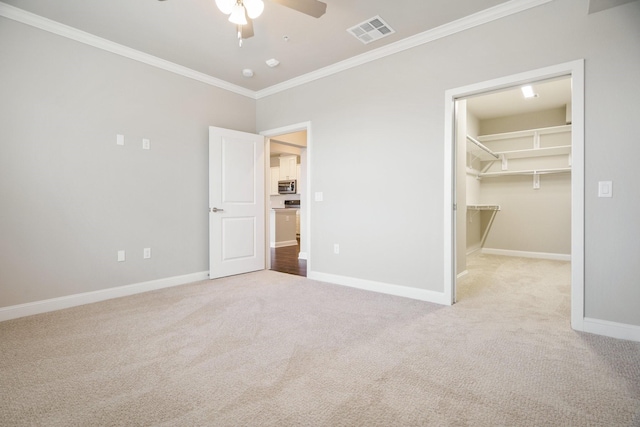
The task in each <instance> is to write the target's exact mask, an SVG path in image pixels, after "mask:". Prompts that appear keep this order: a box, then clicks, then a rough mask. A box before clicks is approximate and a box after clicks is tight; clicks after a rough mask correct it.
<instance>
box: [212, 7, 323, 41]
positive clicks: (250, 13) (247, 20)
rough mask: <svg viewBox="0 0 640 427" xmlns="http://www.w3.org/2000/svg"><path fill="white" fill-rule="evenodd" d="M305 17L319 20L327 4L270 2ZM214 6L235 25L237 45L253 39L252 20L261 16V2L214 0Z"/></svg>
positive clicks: (262, 8)
mask: <svg viewBox="0 0 640 427" xmlns="http://www.w3.org/2000/svg"><path fill="white" fill-rule="evenodd" d="M271 1H272V2H274V3H278V4H281V5H282V6H285V7H288V8H290V9H293V10H297V11H298V12H302V13H304V14H305V15H309V16H313V17H314V18H320V17H321V16H322V15H324V13H325V12H326V11H327V4H326V3H323V2H321V1H319V0H271ZM216 6H218V9H220V11H221V12H222V13H224V14H225V15H229V21H230V22H232V23H234V24H236V27H237V30H238V40H239V45H240V46H241V47H242V40H243V39H248V38H250V37H253V21H252V20H253V19H255V18H257V17H258V16H260V15H261V14H262V11H263V10H264V2H263V1H262V0H216Z"/></svg>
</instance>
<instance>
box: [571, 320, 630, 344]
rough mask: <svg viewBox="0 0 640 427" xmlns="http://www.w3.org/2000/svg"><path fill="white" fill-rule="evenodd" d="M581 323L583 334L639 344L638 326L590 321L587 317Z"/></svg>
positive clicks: (605, 321)
mask: <svg viewBox="0 0 640 427" xmlns="http://www.w3.org/2000/svg"><path fill="white" fill-rule="evenodd" d="M582 323H583V329H582V330H583V332H589V333H592V334H597V335H604V336H607V337H611V338H618V339H623V340H630V341H638V342H640V326H636V325H627V324H625V323H618V322H610V321H608V320H600V319H591V318H589V317H585V318H584V319H583V322H582Z"/></svg>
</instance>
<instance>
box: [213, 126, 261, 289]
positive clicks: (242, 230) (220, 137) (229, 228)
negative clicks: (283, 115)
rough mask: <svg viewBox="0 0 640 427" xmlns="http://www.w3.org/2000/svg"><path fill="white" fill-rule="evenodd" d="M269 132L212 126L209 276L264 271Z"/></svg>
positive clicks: (215, 276) (216, 276)
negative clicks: (265, 154)
mask: <svg viewBox="0 0 640 427" xmlns="http://www.w3.org/2000/svg"><path fill="white" fill-rule="evenodd" d="M264 167H265V159H264V137H263V136H261V135H254V134H251V133H245V132H239V131H235V130H229V129H222V128H216V127H209V276H210V278H211V279H215V278H218V277H225V276H231V275H234V274H241V273H248V272H250V271H256V270H264V268H265V216H264V215H265V206H264V195H265V186H264V177H265V170H264Z"/></svg>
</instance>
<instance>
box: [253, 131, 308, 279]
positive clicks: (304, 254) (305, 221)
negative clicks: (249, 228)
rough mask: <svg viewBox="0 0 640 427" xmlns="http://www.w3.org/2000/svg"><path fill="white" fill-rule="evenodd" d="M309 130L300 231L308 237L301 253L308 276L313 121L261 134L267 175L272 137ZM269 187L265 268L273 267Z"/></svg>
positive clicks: (266, 197)
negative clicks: (263, 140)
mask: <svg viewBox="0 0 640 427" xmlns="http://www.w3.org/2000/svg"><path fill="white" fill-rule="evenodd" d="M300 131H307V147H306V150H305V152H306V155H305V156H302V157H301V159H300V162H301V166H302V167H301V169H302V170H303V171H304V177H305V180H304V181H305V182H304V187H302V195H301V196H300V205H301V206H300V227H301V228H302V230H301V231H300V235H301V237H302V236H304V237H305V239H306V245H305V247H304V249H305V250H304V251H302V249H303V248H302V247H301V248H300V250H301V251H302V252H301V255H300V258H305V259H306V260H307V276H309V272H310V271H311V209H310V207H311V206H310V204H309V203H310V201H311V197H310V194H311V152H312V150H311V146H312V136H311V122H310V121H307V122H300V123H295V124H292V125H288V126H283V127H279V128H274V129H268V130H264V131H262V132H260V133H259V134H260V135H262V136H264V137H265V142H264V143H265V151H264V153H265V156H264V157H265V175H268V174H269V166H270V163H269V162H270V154H271V143H270V138H273V137H276V136H278V135H283V134H287V133H293V132H300ZM269 178H270V177H269V176H265V182H269V181H268V180H269ZM269 196H270V194H269V188H268V186H266V185H265V199H264V200H265V206H264V209H265V221H266V224H265V246H266V248H265V257H266V260H265V262H266V266H265V268H266V269H267V270H268V269H269V268H271V248H270V246H269V242H270V238H271V230H270V227H269V215H270V212H269V211H270V209H271V207H270V206H269V201H270V200H271V198H270V197H269Z"/></svg>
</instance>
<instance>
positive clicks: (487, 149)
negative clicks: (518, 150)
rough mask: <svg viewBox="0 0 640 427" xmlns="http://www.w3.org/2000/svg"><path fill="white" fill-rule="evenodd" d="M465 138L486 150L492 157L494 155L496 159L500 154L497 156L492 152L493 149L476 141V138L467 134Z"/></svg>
mask: <svg viewBox="0 0 640 427" xmlns="http://www.w3.org/2000/svg"><path fill="white" fill-rule="evenodd" d="M467 139H468V140H469V141H471V142H473V143H474V144H476V145H477V146H478V147H479V148H480V149H481V150H484V151H486V152H487V153H489V154H491V155H492V156H493V157H495V158H496V159H499V158H500V156H498V155H497V154H496V153H494V152H493V151H491V150H490V149H489V148H487V147H486V146H485V145H484V144H483V143H482V142H480V141H478V140H477V139H475V138H473V137H471V136H469V135H467Z"/></svg>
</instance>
